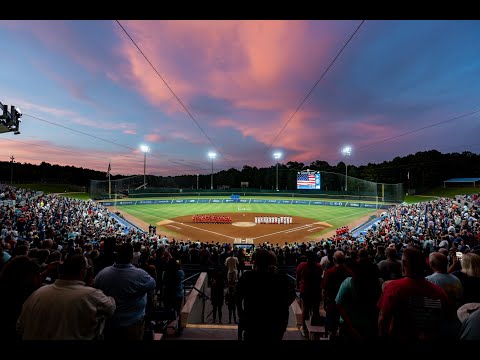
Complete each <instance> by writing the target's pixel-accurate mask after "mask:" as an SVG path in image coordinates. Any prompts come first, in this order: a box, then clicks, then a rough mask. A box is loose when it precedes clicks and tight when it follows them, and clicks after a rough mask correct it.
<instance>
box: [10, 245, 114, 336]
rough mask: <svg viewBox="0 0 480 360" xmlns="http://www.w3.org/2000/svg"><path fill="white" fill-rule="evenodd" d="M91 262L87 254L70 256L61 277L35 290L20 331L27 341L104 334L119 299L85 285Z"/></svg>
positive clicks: (24, 308)
mask: <svg viewBox="0 0 480 360" xmlns="http://www.w3.org/2000/svg"><path fill="white" fill-rule="evenodd" d="M88 267H89V265H88V262H87V259H86V258H85V256H84V255H83V254H77V255H73V256H69V257H68V258H67V259H66V260H65V262H64V263H63V264H62V269H61V273H60V279H57V280H56V281H55V283H54V284H51V285H45V286H43V287H41V288H39V289H38V290H37V291H35V292H34V293H33V294H32V295H31V296H30V297H29V298H28V299H27V301H26V302H25V304H24V305H23V309H22V313H21V315H20V317H19V319H18V322H17V331H18V332H19V333H20V334H22V335H23V336H22V338H23V339H24V340H92V339H97V338H98V337H99V335H101V333H102V331H103V327H104V324H105V323H104V321H105V318H108V317H110V316H112V315H113V313H114V311H115V300H114V299H113V298H112V297H110V296H106V295H105V294H104V293H103V292H102V291H100V290H97V289H94V288H92V287H89V286H85V282H84V280H85V277H86V274H87V269H88Z"/></svg>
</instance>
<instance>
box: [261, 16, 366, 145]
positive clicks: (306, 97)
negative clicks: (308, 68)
mask: <svg viewBox="0 0 480 360" xmlns="http://www.w3.org/2000/svg"><path fill="white" fill-rule="evenodd" d="M364 22H365V20H362V22H361V23H360V25H358V26H357V28H356V29H355V31H354V32H353V33H352V35H351V36H350V38H349V39H348V40H347V42H346V43H345V44H344V45H343V47H342V48H341V49H340V51H339V52H338V53H337V55H336V56H335V58H334V59H333V60H332V61H331V62H330V65H328V67H327V68H326V69H325V71H324V72H323V74H322V76H320V79H318V80H317V82H316V83H315V85H313V87H312V88H311V89H310V91H309V92H308V94H307V96H305V98H304V99H303V100H302V101H301V102H300V105H298V107H297V109H296V110H295V111H294V112H293V114H292V116H290V118H289V119H288V120H287V122H286V123H285V125H283V127H282V129H281V130H280V132H279V133H278V134H277V136H275V138H274V139H273V140H272V142H271V143H270V145H268V147H267V150H266V152H268V150H269V149H270V148H271V147H272V145H273V143H274V142H275V140H277V138H278V137H279V136H280V134H281V133H282V132H283V130H284V129H285V128H286V127H287V125H288V124H289V123H290V121H291V120H292V119H293V117H294V116H295V114H296V113H297V112H298V110H300V108H301V107H302V105H303V104H304V103H305V101H306V100H307V99H308V97H309V96H310V95H311V94H312V93H313V90H315V88H316V87H317V85H318V83H319V82H320V81H321V80H322V79H323V77H324V76H325V74H326V73H327V72H328V70H330V68H331V67H332V65H333V64H334V63H335V61H336V60H337V59H338V57H339V56H340V54H341V53H342V52H343V50H344V49H345V48H346V47H347V45H348V44H349V43H350V41H351V40H352V39H353V37H354V36H355V34H356V33H357V32H358V30H359V29H360V27H361V26H362V25H363V23H364Z"/></svg>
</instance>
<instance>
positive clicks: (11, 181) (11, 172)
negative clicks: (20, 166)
mask: <svg viewBox="0 0 480 360" xmlns="http://www.w3.org/2000/svg"><path fill="white" fill-rule="evenodd" d="M5 106H6V105H5ZM10 160H11V161H10V162H11V163H12V166H11V167H10V185H13V163H14V162H15V158H14V157H13V155H12V156H11V157H10Z"/></svg>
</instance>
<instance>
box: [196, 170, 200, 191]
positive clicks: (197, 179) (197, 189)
mask: <svg viewBox="0 0 480 360" xmlns="http://www.w3.org/2000/svg"><path fill="white" fill-rule="evenodd" d="M199 176H200V174H197V190H198V177H199Z"/></svg>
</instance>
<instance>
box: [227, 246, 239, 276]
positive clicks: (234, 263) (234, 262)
mask: <svg viewBox="0 0 480 360" xmlns="http://www.w3.org/2000/svg"><path fill="white" fill-rule="evenodd" d="M225 266H226V267H227V279H228V283H229V284H235V283H236V282H237V280H238V270H237V268H238V258H237V257H235V255H234V253H233V250H231V251H230V256H229V257H228V258H227V259H226V260H225Z"/></svg>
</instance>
